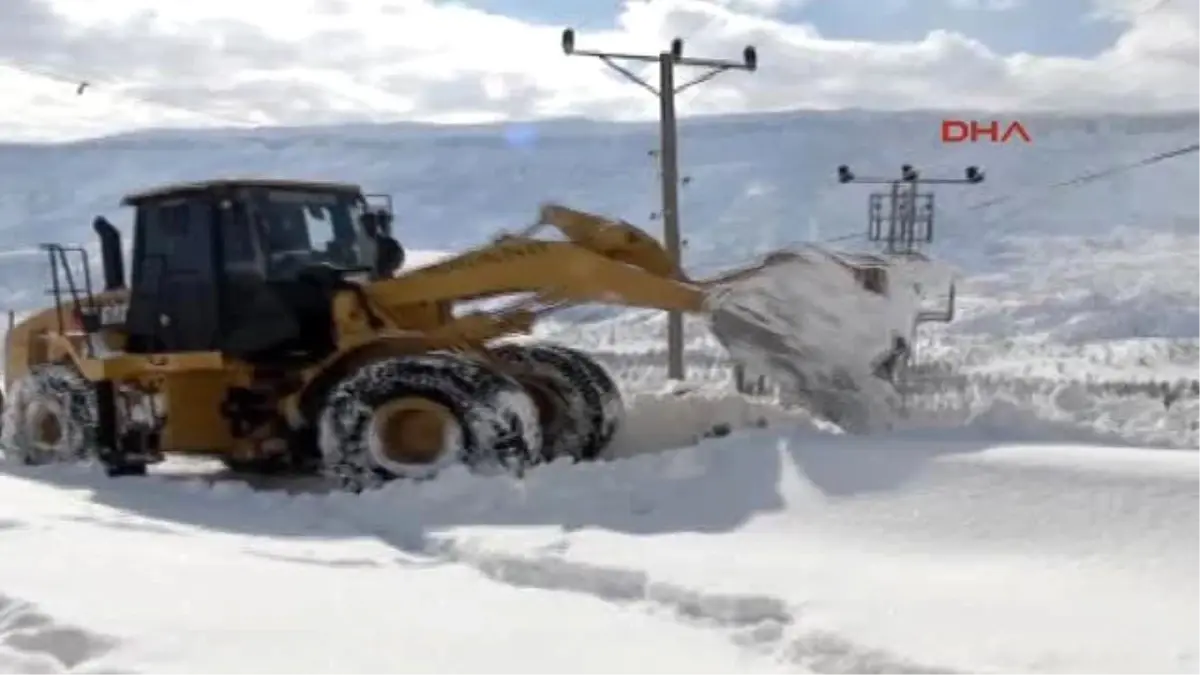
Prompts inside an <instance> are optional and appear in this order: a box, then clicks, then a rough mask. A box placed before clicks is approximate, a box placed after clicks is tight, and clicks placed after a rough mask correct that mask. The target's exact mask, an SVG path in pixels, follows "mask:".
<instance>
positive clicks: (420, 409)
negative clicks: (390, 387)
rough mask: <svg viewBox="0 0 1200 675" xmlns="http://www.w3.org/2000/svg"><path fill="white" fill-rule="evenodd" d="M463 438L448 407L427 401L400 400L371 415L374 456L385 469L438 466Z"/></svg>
mask: <svg viewBox="0 0 1200 675" xmlns="http://www.w3.org/2000/svg"><path fill="white" fill-rule="evenodd" d="M460 434H461V428H460V426H459V424H458V421H457V420H456V419H455V418H454V414H453V413H452V412H451V411H450V409H449V408H447V407H446V406H444V405H442V404H440V403H436V402H434V401H430V400H429V399H425V398H418V397H406V398H400V399H396V400H395V401H390V402H388V403H385V404H384V405H382V406H380V407H379V408H378V409H376V410H375V414H374V415H372V417H371V438H372V442H371V444H370V445H371V446H372V450H371V454H372V455H373V456H374V458H375V461H376V462H377V463H378V464H380V465H382V466H383V467H384V468H387V467H388V466H389V465H400V466H412V465H425V464H435V463H438V461H439V460H441V459H442V458H443V457H444V456H445V454H446V453H447V451H450V450H453V449H454V446H456V445H457V438H458V437H459V435H460Z"/></svg>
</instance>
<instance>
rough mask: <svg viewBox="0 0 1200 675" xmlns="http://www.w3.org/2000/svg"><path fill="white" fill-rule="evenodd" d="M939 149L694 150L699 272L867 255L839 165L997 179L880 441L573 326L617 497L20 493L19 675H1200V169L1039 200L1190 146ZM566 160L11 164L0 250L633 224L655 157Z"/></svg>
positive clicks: (710, 348) (87, 146)
mask: <svg viewBox="0 0 1200 675" xmlns="http://www.w3.org/2000/svg"><path fill="white" fill-rule="evenodd" d="M926 122H928V120H924V121H923V118H921V117H920V115H909V114H904V115H894V116H890V117H883V118H880V119H876V118H874V117H872V116H871V115H870V114H858V113H851V114H845V115H840V116H839V115H838V114H831V115H817V116H814V117H811V118H805V117H801V118H800V119H786V118H783V119H781V118H770V119H767V120H757V121H755V120H751V121H745V120H713V121H706V122H700V123H696V124H695V125H694V126H692V127H690V131H687V133H690V134H692V135H691V136H689V137H685V139H684V141H685V142H684V147H685V148H686V149H688V151H687V153H686V155H687V156H685V157H684V161H685V164H686V167H687V170H686V173H690V174H691V175H692V176H693V181H692V183H691V185H693V187H690V188H688V190H689V191H690V193H686V194H685V204H684V212H685V218H687V220H686V221H685V222H686V223H687V224H688V228H689V229H688V236H689V247H688V256H689V267H690V268H692V269H693V270H702V269H712V268H714V267H716V266H719V265H720V264H726V265H732V264H734V263H736V262H738V261H740V260H741V259H744V256H743V255H742V254H751V253H756V252H757V253H761V252H762V251H764V250H767V249H769V248H772V247H775V246H780V245H785V244H789V243H794V242H796V241H801V240H804V239H820V238H824V237H829V236H835V235H843V234H845V233H847V232H856V231H859V230H860V229H861V225H863V224H862V223H860V222H859V221H858V218H860V217H861V215H860V214H861V213H862V212H863V208H862V207H863V204H862V200H863V195H861V194H858V193H855V192H854V191H853V190H854V189H853V188H846V187H839V186H836V185H827V183H832V179H831V176H832V171H831V169H832V167H833V166H836V164H839V163H850V164H852V165H854V166H855V168H857V169H859V170H860V171H861V172H863V173H867V172H876V171H878V172H880V173H882V172H885V171H891V170H892V169H891V168H889V167H891V165H892V164H897V165H898V164H899V163H901V162H902V161H905V160H909V161H914V162H916V163H918V164H920V163H921V161H922V160H928V164H927V168H928V169H929V170H932V169H933V168H934V166H940V167H949V169H947V170H953V171H958V170H960V167H959V164H960V163H961V164H965V163H968V162H979V163H981V164H983V165H984V166H985V168H987V169H988V171H989V173H988V180H989V183H986V184H985V187H984V188H983V190H984V191H983V193H981V194H980V193H972V195H974V196H967V195H965V194H964V191H969V190H975V188H965V189H963V190H950V189H948V190H946V191H944V192H939V193H938V199H939V200H940V201H942V202H943V208H945V209H946V213H947V215H946V217H944V218H943V219H942V221H941V224H940V227H941V229H940V234H939V240H940V241H942V242H943V243H942V244H941V245H940V247H939V248H938V249H937V250H935V251H934V253H935V254H937V255H939V256H940V257H942V258H944V259H946V260H949V261H951V262H953V263H954V264H955V265H957V266H958V268H959V269H960V270H961V272H962V280H961V283H960V285H959V295H958V300H959V316H958V319H957V321H956V322H955V323H953V324H951V325H949V326H936V327H935V326H930V327H928V330H927V331H925V333H924V334H923V337H922V341H921V344H920V345H919V357H920V361H921V364H920V366H919V367H918V368H917V369H916V371H915V372H914V373H913V376H912V379H911V382H910V384H909V386H908V390H909V393H908V397H907V409H906V414H905V415H904V416H903V417H900V418H898V419H896V420H895V421H894V425H893V426H894V428H893V430H892V431H891V432H890V433H886V434H879V435H876V436H870V437H867V436H854V435H849V434H845V433H842V432H841V431H840V430H839V429H838V428H837V427H835V426H834V425H832V424H830V423H829V422H826V421H823V420H820V419H816V418H814V417H813V416H812V415H811V414H809V413H808V412H806V411H805V410H803V409H801V408H798V407H795V406H794V405H792V404H790V403H789V402H788V400H787V397H786V396H783V397H778V396H774V395H764V396H761V397H748V396H742V395H739V394H737V393H736V392H734V391H733V388H732V383H731V373H730V366H731V364H730V363H729V358H728V355H726V354H725V353H724V352H723V351H722V350H721V349H720V348H719V346H718V345H717V344H716V342H715V340H713V338H712V336H711V335H709V334H708V333H707V331H706V329H705V327H704V323H703V321H702V320H700V319H698V318H697V319H694V320H689V322H688V324H687V337H688V339H687V354H688V363H689V377H688V382H687V383H685V384H683V385H675V386H672V387H667V386H665V385H664V377H663V374H664V373H663V354H662V350H663V345H664V343H665V339H664V338H665V322H664V320H663V317H662V315H661V314H659V313H656V312H643V311H624V312H618V311H612V310H609V309H605V308H591V307H587V308H580V309H577V310H570V311H568V312H565V313H564V314H563V315H562V316H560V317H559V318H557V319H555V320H553V321H550V322H547V323H546V324H544V325H541V326H539V328H538V331H537V332H538V334H539V336H544V337H549V338H553V339H557V340H562V341H565V342H568V343H571V344H575V345H578V346H582V347H585V348H587V349H589V350H590V351H593V352H594V353H596V354H597V356H598V357H599V358H600V360H602V361H603V362H604V363H605V364H606V365H608V366H609V368H610V369H611V370H612V371H613V373H614V375H616V376H617V378H618V379H619V380H620V383H621V386H622V388H623V389H624V391H625V394H626V400H627V406H628V415H629V417H628V420H627V424H626V426H625V428H624V430H623V431H622V433H621V435H620V436H619V437H618V439H617V441H616V443H615V445H614V448H613V454H614V457H613V458H612V460H611V461H606V462H601V463H597V464H592V465H577V466H569V465H565V464H556V465H551V466H548V467H543V468H539V469H537V470H534V471H532V472H530V473H529V474H528V475H527V476H526V477H525V478H524V479H523V480H516V479H512V478H481V477H475V476H471V475H468V474H467V473H466V472H464V471H453V472H451V473H449V474H447V475H444V476H443V477H441V478H440V479H439V480H437V481H434V482H431V483H427V484H421V485H412V484H405V485H399V484H397V485H391V486H388V487H387V488H385V489H383V490H381V491H378V492H373V493H369V494H366V495H361V496H350V495H345V494H340V493H330V492H328V490H327V486H326V485H325V484H324V482H323V481H320V480H308V481H295V480H281V479H270V480H269V479H256V480H247V479H246V478H245V477H239V476H233V475H229V474H226V473H223V472H220V471H218V470H216V469H215V468H214V467H213V466H212V465H211V464H209V463H206V462H201V461H182V460H171V461H170V462H168V463H167V464H166V465H164V466H161V467H158V468H157V470H156V472H155V475H152V476H150V477H148V478H145V479H119V480H108V479H104V478H102V477H100V476H98V475H97V473H96V472H95V471H94V470H93V469H92V468H89V467H70V468H64V467H52V468H40V469H29V468H21V467H13V466H4V467H0V672H57V671H74V672H297V671H299V672H333V671H340V672H351V671H352V672H518V671H519V672H526V673H528V672H802V671H812V672H1195V671H1196V670H1197V669H1200V637H1198V636H1200V581H1198V579H1200V570H1198V565H1200V453H1197V452H1196V448H1197V443H1198V442H1200V432H1198V427H1200V421H1198V420H1200V405H1198V400H1197V395H1196V393H1195V391H1194V389H1193V387H1194V386H1195V385H1194V383H1195V381H1196V379H1197V370H1198V368H1200V325H1198V318H1197V317H1198V315H1200V312H1198V309H1200V297H1198V292H1197V283H1196V282H1197V278H1198V276H1200V271H1198V269H1197V267H1198V265H1197V260H1198V258H1200V254H1198V253H1197V247H1198V245H1200V236H1198V235H1197V232H1198V229H1197V222H1198V215H1197V210H1198V206H1197V202H1196V191H1195V186H1196V185H1197V182H1198V181H1197V174H1198V173H1200V171H1198V169H1197V165H1196V163H1195V161H1194V160H1193V159H1189V158H1186V157H1185V158H1183V159H1180V160H1174V163H1173V164H1170V165H1167V164H1163V165H1158V166H1156V167H1150V168H1147V169H1145V170H1140V171H1138V172H1134V173H1130V174H1127V175H1126V176H1125V177H1124V178H1122V179H1121V180H1119V181H1116V182H1110V183H1096V184H1094V185H1092V186H1090V187H1084V188H1080V189H1078V190H1076V191H1070V192H1064V193H1062V194H1058V193H1055V194H1054V195H1050V196H1049V197H1047V196H1046V195H1045V194H1043V193H1042V192H1040V191H1039V190H1040V188H1041V187H1043V186H1045V185H1047V184H1050V183H1053V182H1056V181H1058V180H1062V179H1064V178H1067V177H1069V176H1071V175H1074V174H1078V173H1084V172H1087V171H1090V170H1096V169H1101V168H1104V167H1106V166H1109V165H1113V164H1118V163H1122V162H1126V161H1129V160H1131V159H1136V158H1138V157H1139V156H1145V155H1147V154H1151V153H1152V152H1155V151H1159V150H1164V149H1168V147H1169V146H1173V145H1179V144H1183V143H1188V142H1194V139H1195V137H1196V135H1197V125H1196V121H1195V119H1194V117H1193V118H1191V119H1182V120H1181V119H1173V120H1168V121H1166V122H1164V121H1162V120H1157V121H1156V120H1149V121H1147V120H1140V121H1139V120H1136V119H1135V120H1117V119H1108V118H1105V119H1100V120H1090V121H1087V122H1086V124H1084V123H1079V124H1075V123H1072V122H1071V121H1069V120H1053V119H1051V120H1048V121H1046V120H1044V121H1043V122H1042V126H1041V129H1042V131H1041V132H1040V133H1039V134H1038V136H1037V139H1038V142H1037V143H1035V144H1034V145H1032V146H1028V147H1023V148H1021V149H1020V150H1016V149H1014V148H1012V147H1011V146H1010V147H982V146H975V147H972V148H965V149H953V150H945V149H936V148H935V147H933V146H932V144H931V143H932V142H930V143H926V142H925V141H924V140H921V139H923V138H924V137H923V136H922V135H921V133H920V129H922V128H923V127H922V126H921V125H922V124H924V123H926ZM571 124H573V123H563V124H558V123H554V124H550V125H547V126H545V127H544V128H543V129H542V130H541V134H540V135H535V137H536V138H537V139H538V141H537V143H536V144H535V146H536V147H528V146H524V145H523V146H521V147H513V146H511V145H506V144H505V143H504V142H502V139H503V138H504V135H503V132H502V131H497V130H494V129H493V130H489V129H488V128H480V129H474V130H466V131H459V132H448V131H445V130H435V131H429V130H422V129H420V128H410V127H401V128H391V129H385V130H373V129H370V128H355V129H342V130H336V129H335V130H318V131H305V130H291V131H288V130H282V131H265V132H260V133H259V134H258V135H257V136H256V135H254V134H253V133H252V132H236V133H227V132H206V133H205V134H198V135H185V134H183V133H182V132H170V133H164V134H146V135H141V136H135V137H127V138H120V139H107V140H98V141H89V142H85V143H83V144H78V145H64V146H7V147H6V146H0V177H3V178H4V180H3V181H0V227H3V228H5V230H6V235H7V236H8V241H10V242H12V243H11V245H12V246H13V247H16V246H24V245H26V244H32V243H36V240H37V239H42V238H62V239H68V240H70V239H74V240H86V239H90V234H89V233H87V231H86V227H85V226H86V224H87V223H88V222H89V219H90V217H91V215H93V214H92V211H99V212H108V213H110V214H111V209H110V208H109V207H110V206H111V205H112V204H113V203H115V201H116V197H117V196H118V193H119V192H121V191H124V190H127V189H132V188H135V187H140V186H142V184H143V183H146V182H158V181H159V180H163V179H173V178H184V177H195V174H208V173H211V172H217V173H220V172H224V171H232V170H234V169H237V170H238V171H237V173H246V172H248V171H284V170H287V171H288V172H289V173H290V172H291V171H292V170H294V167H316V168H314V169H312V170H311V171H309V174H310V176H315V177H331V175H338V174H341V173H344V174H345V176H344V177H347V178H350V179H356V180H362V181H363V182H364V183H367V185H368V187H370V188H374V189H383V190H390V191H394V192H395V193H397V198H398V201H397V211H398V216H399V222H400V223H401V226H402V227H403V228H406V229H405V230H404V231H405V232H406V240H407V241H408V243H409V248H410V249H411V251H410V258H409V262H410V263H412V264H423V263H425V262H428V261H431V260H435V259H437V257H438V256H439V255H443V254H442V253H435V252H434V251H435V250H436V251H447V250H455V249H458V248H461V247H462V246H464V245H467V244H470V243H479V242H481V241H484V240H485V239H486V235H487V234H489V233H492V232H494V231H495V230H496V229H500V228H505V229H517V228H519V227H521V226H523V225H524V224H526V222H527V219H528V217H529V216H531V215H532V213H533V211H534V208H535V207H536V204H537V202H538V201H540V200H542V199H550V198H557V199H562V200H564V201H566V202H567V203H571V204H575V205H578V206H581V207H584V208H597V209H601V210H604V211H608V212H612V213H614V214H615V215H618V216H622V217H625V218H628V219H629V220H631V221H633V222H647V216H648V213H649V211H651V210H653V209H654V205H653V198H652V195H653V192H652V188H653V183H652V180H653V169H654V167H653V166H652V165H648V164H647V165H645V166H643V165H642V164H637V163H636V162H642V163H643V164H644V163H645V160H644V157H645V149H646V147H647V146H648V145H649V144H651V141H650V140H649V137H648V136H647V134H646V131H645V130H644V129H641V128H640V127H636V126H634V127H626V126H618V125H613V126H606V125H590V124H584V123H580V124H579V125H577V126H574V127H573V126H571ZM1073 125H1074V126H1073ZM702 131H703V132H705V133H701V132H702ZM714 131H718V132H720V133H713V132H714ZM455 134H458V135H455ZM522 137H523V138H529V135H528V134H526V135H523V136H522ZM930 137H932V134H930ZM689 138H690V140H689ZM539 144H540V145H539ZM764 148H770V152H765V151H764ZM468 152H469V153H472V154H471V156H470V158H469V159H464V153H468ZM1019 153H1025V154H1019ZM318 158H323V159H325V160H328V163H324V164H317V163H316V160H317V159H318ZM581 158H586V161H585V160H584V159H581ZM168 159H170V160H171V161H167V160H168ZM185 160H186V161H185ZM506 161H507V162H515V163H516V165H517V166H518V168H519V170H515V171H506V170H504V169H503V168H502V167H503V166H505V162H506ZM823 162H824V163H827V164H828V166H825V164H823ZM97 167H105V168H106V169H107V170H105V171H102V172H98V171H96V169H97ZM630 167H633V168H632V169H631V168H630ZM637 167H640V169H638V168H637ZM52 169H53V171H52ZM827 174H829V175H828V176H827ZM505 181H509V183H505ZM460 185H473V186H475V187H476V188H477V192H471V191H470V190H467V191H466V192H461V191H460V190H459V188H458V187H456V186H460ZM695 186H701V187H695ZM451 190H453V191H454V194H456V195H457V198H456V199H450V200H445V199H442V197H444V196H445V195H446V194H447V192H448V191H451ZM1009 194H1014V195H1017V196H1018V197H1019V198H1017V199H1014V200H1012V201H1011V202H1005V203H1004V205H1002V206H998V207H997V208H996V209H995V210H987V209H984V210H972V209H971V208H970V205H971V204H973V203H976V202H977V201H982V200H984V199H990V198H996V197H998V196H1006V195H1009ZM943 197H944V199H943ZM1031 204H1032V206H1031ZM1021 209H1023V210H1021ZM643 211H644V212H645V213H643ZM523 219H524V220H523ZM35 234H36V237H35ZM850 243H851V244H853V242H850ZM425 249H428V250H425ZM39 262H40V261H39V260H38V259H37V258H36V257H31V256H27V255H26V256H22V255H12V256H7V257H4V258H2V259H0V286H3V289H2V290H3V292H4V293H5V296H4V297H5V298H6V301H7V302H8V303H10V304H11V305H13V306H15V308H16V309H25V308H28V307H29V306H32V305H31V303H40V302H43V300H42V299H41V297H42V296H40V289H38V288H37V287H36V286H34V285H33V282H32V281H31V280H32V279H34V278H36V277H35V276H34V274H35V272H34V269H35V266H36V264H37V263H39Z"/></svg>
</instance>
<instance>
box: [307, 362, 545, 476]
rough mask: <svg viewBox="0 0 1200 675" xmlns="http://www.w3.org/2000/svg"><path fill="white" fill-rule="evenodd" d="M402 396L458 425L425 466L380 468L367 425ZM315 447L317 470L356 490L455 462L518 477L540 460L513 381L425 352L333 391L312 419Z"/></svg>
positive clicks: (376, 367) (524, 398)
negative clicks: (436, 408) (449, 443)
mask: <svg viewBox="0 0 1200 675" xmlns="http://www.w3.org/2000/svg"><path fill="white" fill-rule="evenodd" d="M402 397H416V398H421V399H426V400H428V401H431V402H434V403H437V404H439V405H441V406H445V408H447V409H448V410H449V411H450V413H451V414H452V415H453V417H454V421H455V422H457V424H458V427H459V431H460V435H459V440H458V442H457V443H456V447H455V448H453V449H451V450H449V451H447V452H446V453H444V454H443V455H442V456H440V457H439V458H438V459H437V460H435V461H434V462H432V463H429V464H420V465H417V464H406V465H396V464H389V465H386V466H385V465H384V464H383V463H382V462H381V461H380V459H379V458H378V456H377V455H378V453H374V452H373V451H372V449H371V447H370V446H371V438H370V434H371V431H370V426H371V420H372V416H373V415H374V413H375V411H376V410H378V409H379V408H380V407H381V406H383V405H384V404H385V403H389V402H391V401H395V400H396V399H398V398H402ZM317 444H318V447H319V448H320V451H321V461H322V468H323V470H324V473H325V474H326V475H328V476H330V477H331V478H333V479H335V480H337V481H338V482H339V483H340V484H341V486H342V487H343V488H344V489H346V490H350V491H354V492H357V491H360V490H363V489H368V488H373V487H378V486H379V485H381V484H383V483H384V482H387V481H389V480H394V479H413V480H422V479H428V478H432V477H433V476H435V475H436V474H437V473H438V472H439V471H441V470H442V469H444V468H446V467H448V466H452V465H454V464H464V465H466V466H468V467H469V468H471V469H472V470H474V471H479V472H489V473H491V472H496V471H510V472H517V473H520V472H523V471H524V469H525V467H527V466H529V465H531V464H535V463H537V461H538V460H539V458H540V453H541V445H542V438H541V428H540V426H539V423H538V419H537V410H536V408H535V406H534V403H533V400H532V399H531V398H530V397H529V395H528V394H527V393H526V392H525V390H524V388H523V387H522V386H521V385H520V384H519V383H518V382H517V381H516V380H514V379H513V378H511V377H508V376H507V375H504V374H502V373H499V372H497V371H496V370H494V369H493V368H491V367H489V366H488V365H487V364H485V363H483V362H481V361H477V360H474V359H470V358H466V357H463V356H459V355H456V354H449V353H430V354H422V355H417V356H404V357H396V358H389V359H383V360H380V361H377V362H375V363H371V364H369V365H367V366H365V367H363V368H362V369H360V370H358V371H357V372H355V373H352V374H351V375H350V376H348V377H347V378H346V379H345V380H343V381H342V382H341V383H340V384H338V385H337V386H336V387H334V388H333V390H332V391H331V392H330V393H329V395H328V397H327V398H326V401H325V406H324V408H323V409H322V411H321V414H320V416H319V418H318V420H317Z"/></svg>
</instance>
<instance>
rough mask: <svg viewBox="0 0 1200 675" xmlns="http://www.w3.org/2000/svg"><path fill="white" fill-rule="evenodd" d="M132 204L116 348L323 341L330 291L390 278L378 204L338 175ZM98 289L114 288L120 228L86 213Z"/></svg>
mask: <svg viewBox="0 0 1200 675" xmlns="http://www.w3.org/2000/svg"><path fill="white" fill-rule="evenodd" d="M122 204H123V205H125V206H132V207H134V209H135V217H134V227H133V237H134V240H133V259H132V265H131V269H130V280H129V291H130V292H129V307H128V310H127V313H126V320H125V329H126V333H127V335H128V340H127V345H128V346H127V349H128V351H130V352H135V353H157V352H182V351H221V352H224V353H227V354H229V355H231V356H235V357H237V358H242V359H246V360H250V361H254V362H270V361H275V360H283V359H294V358H300V359H304V360H308V359H314V358H320V357H321V356H323V355H325V354H326V353H328V352H329V351H330V350H332V349H333V336H332V316H331V314H330V312H331V304H332V296H333V294H334V293H335V292H336V291H338V290H340V289H344V288H354V287H356V285H357V282H360V281H363V280H369V279H375V278H380V277H385V276H391V275H392V274H394V273H395V271H396V270H397V269H398V268H399V267H400V265H401V264H402V262H403V250H402V249H401V248H400V245H399V244H398V243H397V242H396V241H395V239H393V238H392V237H391V234H390V230H391V228H390V225H391V212H390V208H384V209H378V210H375V209H372V208H371V207H369V206H368V204H367V201H366V198H365V197H364V195H363V193H362V191H361V190H360V188H359V187H358V186H356V185H350V184H340V183H316V182H300V181H283V180H220V181H209V182H204V183H190V184H184V185H172V186H167V187H163V188H159V189H155V190H151V191H147V192H142V193H138V194H133V195H130V196H128V197H126V198H125V199H124V200H123V201H122ZM95 226H96V231H97V233H98V234H99V235H100V239H101V244H102V249H103V251H102V254H103V259H104V267H105V286H106V290H111V289H114V288H123V287H124V286H125V280H124V270H123V267H122V264H121V246H120V236H119V235H118V234H117V232H116V228H114V227H113V226H112V225H111V224H110V223H108V221H106V220H104V219H103V218H97V220H96V224H95Z"/></svg>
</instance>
